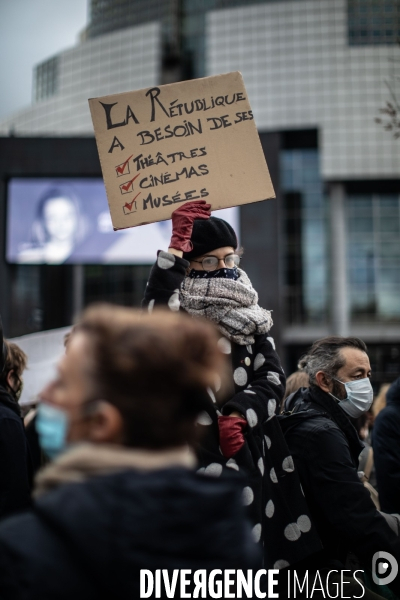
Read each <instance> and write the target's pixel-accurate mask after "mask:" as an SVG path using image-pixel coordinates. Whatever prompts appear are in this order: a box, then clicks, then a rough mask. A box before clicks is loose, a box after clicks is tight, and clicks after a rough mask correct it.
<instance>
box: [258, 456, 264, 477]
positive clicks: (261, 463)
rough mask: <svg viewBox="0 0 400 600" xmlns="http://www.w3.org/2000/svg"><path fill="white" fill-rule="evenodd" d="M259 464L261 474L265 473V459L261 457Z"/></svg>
mask: <svg viewBox="0 0 400 600" xmlns="http://www.w3.org/2000/svg"><path fill="white" fill-rule="evenodd" d="M257 466H258V468H259V469H260V473H261V475H264V461H263V459H262V457H260V458H259V459H258V462H257Z"/></svg>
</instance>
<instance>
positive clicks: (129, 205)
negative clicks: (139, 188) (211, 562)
mask: <svg viewBox="0 0 400 600" xmlns="http://www.w3.org/2000/svg"><path fill="white" fill-rule="evenodd" d="M140 194H141V192H139V193H138V194H136V196H135V197H134V198H133V200H132V202H125V204H124V206H123V207H122V208H124V209H125V208H127V209H128V212H131V210H132V206H133V204H134V202H135V200H136V198H137V197H138V196H140ZM124 213H125V214H127V212H125V210H124Z"/></svg>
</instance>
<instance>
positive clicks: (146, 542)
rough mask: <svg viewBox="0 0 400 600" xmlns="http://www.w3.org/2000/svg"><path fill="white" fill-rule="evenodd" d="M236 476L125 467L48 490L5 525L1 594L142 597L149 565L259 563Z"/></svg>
mask: <svg viewBox="0 0 400 600" xmlns="http://www.w3.org/2000/svg"><path fill="white" fill-rule="evenodd" d="M234 479H235V477H234V476H233V475H231V476H230V477H228V476H226V477H223V478H220V479H217V480H216V479H214V478H212V477H200V476H199V475H197V474H196V473H195V472H193V471H189V470H187V469H184V468H180V467H175V468H167V469H160V470H157V471H150V472H143V471H137V470H123V471H121V472H117V473H114V474H111V475H102V476H98V477H93V478H91V479H89V480H87V481H86V482H84V483H68V484H64V485H62V486H61V487H59V488H58V489H56V490H54V491H51V492H48V493H46V494H44V495H43V496H42V497H41V498H40V499H39V500H37V501H36V502H35V503H34V505H33V508H32V510H30V511H28V512H26V513H23V514H22V515H19V516H17V517H13V518H10V519H8V520H6V521H5V522H3V523H2V524H1V525H0V598H1V600H23V599H24V600H25V599H29V600H64V599H65V600H98V599H99V598H108V599H110V600H114V599H118V600H133V599H135V598H139V597H140V596H139V581H140V579H139V577H140V569H149V570H151V571H153V573H154V571H155V570H156V569H183V568H186V569H193V570H196V569H214V568H218V569H226V568H231V569H248V568H249V569H255V568H257V566H258V564H259V560H260V558H259V555H258V549H257V546H256V545H255V544H254V542H253V541H252V539H251V533H250V526H249V525H248V523H247V521H246V519H245V516H244V509H243V506H242V502H241V488H240V487H238V485H237V482H236V481H234ZM178 589H179V588H178ZM153 597H154V596H153ZM163 597H164V596H163ZM177 597H179V593H178V595H177Z"/></svg>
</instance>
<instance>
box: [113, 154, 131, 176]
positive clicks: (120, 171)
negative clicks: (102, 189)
mask: <svg viewBox="0 0 400 600" xmlns="http://www.w3.org/2000/svg"><path fill="white" fill-rule="evenodd" d="M132 156H133V154H131V155H130V157H129V158H127V159H126V161H125V162H124V163H122V164H120V165H117V166H116V167H115V170H116V172H117V177H121V175H125V174H128V173H130V171H129V166H128V168H126V167H127V165H128V162H129V161H130V160H131V158H132Z"/></svg>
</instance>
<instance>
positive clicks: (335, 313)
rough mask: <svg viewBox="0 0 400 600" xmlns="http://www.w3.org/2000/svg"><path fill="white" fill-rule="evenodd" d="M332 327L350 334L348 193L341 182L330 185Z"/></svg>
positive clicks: (334, 331)
mask: <svg viewBox="0 0 400 600" xmlns="http://www.w3.org/2000/svg"><path fill="white" fill-rule="evenodd" d="M329 196H330V234H331V244H330V255H331V329H332V333H333V334H334V335H342V336H348V335H349V302H348V282H347V257H346V251H347V243H346V242H347V240H346V212H345V201H346V194H345V189H344V186H343V185H342V184H341V183H334V184H332V185H331V186H330V193H329Z"/></svg>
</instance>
